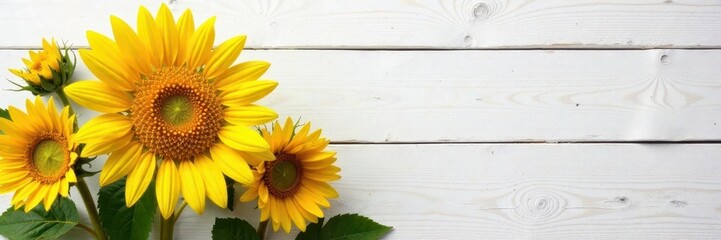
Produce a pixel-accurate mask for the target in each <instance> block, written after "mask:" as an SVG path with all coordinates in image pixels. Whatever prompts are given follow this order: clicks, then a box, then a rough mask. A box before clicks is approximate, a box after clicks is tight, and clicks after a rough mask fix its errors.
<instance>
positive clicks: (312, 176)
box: [240, 118, 340, 232]
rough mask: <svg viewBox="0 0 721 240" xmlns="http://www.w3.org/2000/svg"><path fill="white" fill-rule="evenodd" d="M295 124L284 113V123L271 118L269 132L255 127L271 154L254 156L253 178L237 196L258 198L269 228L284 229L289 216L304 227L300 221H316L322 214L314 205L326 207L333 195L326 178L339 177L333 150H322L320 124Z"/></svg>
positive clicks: (301, 227) (247, 199) (302, 228)
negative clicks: (263, 158)
mask: <svg viewBox="0 0 721 240" xmlns="http://www.w3.org/2000/svg"><path fill="white" fill-rule="evenodd" d="M296 126H297V125H294V124H293V121H292V120H291V119H290V118H288V119H287V120H286V121H285V126H284V127H281V126H280V124H279V123H278V122H277V121H276V122H275V123H274V125H273V132H272V133H270V132H268V130H267V129H262V130H261V133H262V135H263V138H264V139H265V141H267V142H268V144H269V145H270V149H271V151H273V154H274V155H275V160H272V159H266V160H268V161H261V162H259V165H258V166H257V167H255V171H254V172H253V175H254V179H255V180H254V181H253V183H251V184H246V185H245V187H247V188H248V190H247V191H246V192H245V193H244V194H243V195H242V196H241V197H240V200H241V201H243V202H248V201H252V200H253V199H256V198H258V208H260V209H261V212H260V220H261V221H268V218H270V220H272V222H273V230H275V231H277V230H278V229H279V228H280V227H283V230H285V231H286V232H290V228H291V222H293V223H294V224H295V225H296V226H297V227H298V228H299V229H300V230H301V231H304V232H305V227H306V222H305V221H306V220H308V221H311V222H318V218H322V217H323V211H322V210H321V208H320V207H326V208H327V207H330V203H329V202H328V200H327V199H328V198H337V197H338V193H337V192H336V191H335V189H333V187H332V186H330V185H329V184H328V182H330V181H335V180H338V179H340V176H339V175H338V172H340V168H338V167H336V166H334V165H333V163H334V162H335V161H336V158H335V154H336V153H335V152H333V151H326V150H325V148H326V147H327V146H328V143H329V142H330V141H328V140H327V139H325V138H321V137H320V133H321V130H316V131H314V132H312V133H309V132H310V123H307V124H305V125H304V126H303V127H302V128H301V129H300V131H298V132H297V133H296V132H295V129H296Z"/></svg>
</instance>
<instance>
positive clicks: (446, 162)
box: [0, 144, 721, 239]
mask: <svg viewBox="0 0 721 240" xmlns="http://www.w3.org/2000/svg"><path fill="white" fill-rule="evenodd" d="M331 147H332V148H333V149H335V150H337V151H338V156H339V158H338V162H337V165H338V166H339V167H341V168H342V169H343V170H342V172H341V175H342V176H343V179H341V180H340V181H338V182H336V183H335V184H333V185H334V186H335V187H336V188H337V189H338V191H339V193H340V198H339V199H337V200H333V201H332V202H331V203H332V204H333V207H332V208H331V209H329V210H328V211H326V214H327V215H328V216H333V215H336V214H340V213H346V212H359V213H362V214H364V215H367V216H370V217H372V218H373V219H376V220H377V221H379V222H381V223H383V224H387V225H390V226H393V227H394V228H395V229H394V230H393V232H392V233H391V234H390V235H389V236H388V237H387V238H386V239H582V238H590V239H619V238H623V239H715V238H717V237H718V236H721V175H719V174H718V172H719V171H721V161H718V159H720V158H721V148H719V147H718V146H717V145H713V144H710V145H706V144H654V145H638V144H430V145H429V144H424V145H413V144H410V145H396V144H388V145H385V144H382V145H333V146H331ZM92 181H95V179H92ZM90 186H96V184H95V182H91V183H90ZM73 197H77V195H74V196H73ZM9 199H10V196H9V195H3V196H2V197H0V202H2V203H4V204H7V202H8V201H9ZM258 214H259V213H258V211H257V210H255V209H254V205H253V204H252V203H248V204H241V205H239V207H238V208H237V209H236V211H235V212H234V213H230V212H228V211H226V210H221V209H217V208H216V207H213V206H210V205H209V207H208V210H207V212H206V213H205V214H204V215H200V216H198V215H197V214H195V213H194V212H192V211H189V210H188V211H185V212H184V213H183V217H182V220H181V221H180V222H179V223H178V225H177V226H176V235H177V239H208V238H209V236H210V229H211V228H212V225H213V222H214V218H215V217H241V218H244V219H246V220H248V221H250V222H251V223H253V224H254V225H255V224H257V223H255V222H256V221H257V218H258V216H259V215H258ZM86 220H87V219H86ZM157 230H158V229H157V225H156V228H155V234H157V232H158V231H157ZM155 237H156V238H155V239H157V236H155ZM66 239H89V238H88V237H87V233H85V232H82V231H80V230H73V232H72V234H71V235H69V236H67V238H66ZM270 239H293V238H292V237H291V236H287V235H284V234H280V233H278V234H275V235H274V236H273V237H272V238H270Z"/></svg>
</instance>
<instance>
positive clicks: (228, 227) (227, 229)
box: [211, 218, 260, 240]
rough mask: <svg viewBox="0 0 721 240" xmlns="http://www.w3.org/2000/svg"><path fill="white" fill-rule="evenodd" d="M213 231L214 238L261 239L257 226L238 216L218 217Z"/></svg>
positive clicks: (218, 239) (217, 239)
mask: <svg viewBox="0 0 721 240" xmlns="http://www.w3.org/2000/svg"><path fill="white" fill-rule="evenodd" d="M211 233H212V234H213V240H226V239H235V240H260V236H258V233H257V232H256V231H255V228H253V226H251V225H250V224H249V223H248V222H246V221H245V220H242V219H238V218H216V219H215V224H214V225H213V231H212V232H211Z"/></svg>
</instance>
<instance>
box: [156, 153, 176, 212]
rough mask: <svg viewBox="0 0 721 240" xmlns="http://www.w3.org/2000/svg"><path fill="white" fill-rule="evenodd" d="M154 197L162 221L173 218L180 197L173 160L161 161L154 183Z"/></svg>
mask: <svg viewBox="0 0 721 240" xmlns="http://www.w3.org/2000/svg"><path fill="white" fill-rule="evenodd" d="M155 197H156V198H157V199H158V208H159V209H160V214H161V215H163V218H164V219H168V218H170V217H171V216H173V212H174V211H175V205H177V203H178V198H179V197H180V176H179V174H178V168H177V167H176V166H175V163H174V162H173V160H163V162H162V163H161V164H160V168H159V169H158V177H157V180H156V182H155Z"/></svg>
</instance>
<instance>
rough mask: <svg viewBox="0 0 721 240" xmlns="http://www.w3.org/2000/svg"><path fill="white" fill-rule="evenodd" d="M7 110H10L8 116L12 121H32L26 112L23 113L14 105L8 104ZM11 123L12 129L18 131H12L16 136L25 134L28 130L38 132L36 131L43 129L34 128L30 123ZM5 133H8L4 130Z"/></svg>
mask: <svg viewBox="0 0 721 240" xmlns="http://www.w3.org/2000/svg"><path fill="white" fill-rule="evenodd" d="M8 112H10V118H11V119H12V121H13V122H16V123H30V122H32V121H31V118H30V117H29V116H28V115H27V114H25V113H23V112H22V111H20V109H17V108H16V107H14V106H9V107H8ZM0 120H7V119H4V118H0ZM8 122H9V121H8ZM11 124H12V122H11ZM12 125H13V126H14V127H15V129H14V130H16V131H18V132H13V134H17V136H27V135H28V134H29V133H30V132H38V131H42V130H43V129H38V128H35V126H34V125H32V124H12ZM5 128H6V129H5V130H11V129H12V128H11V127H5ZM6 134H9V133H8V132H6Z"/></svg>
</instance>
